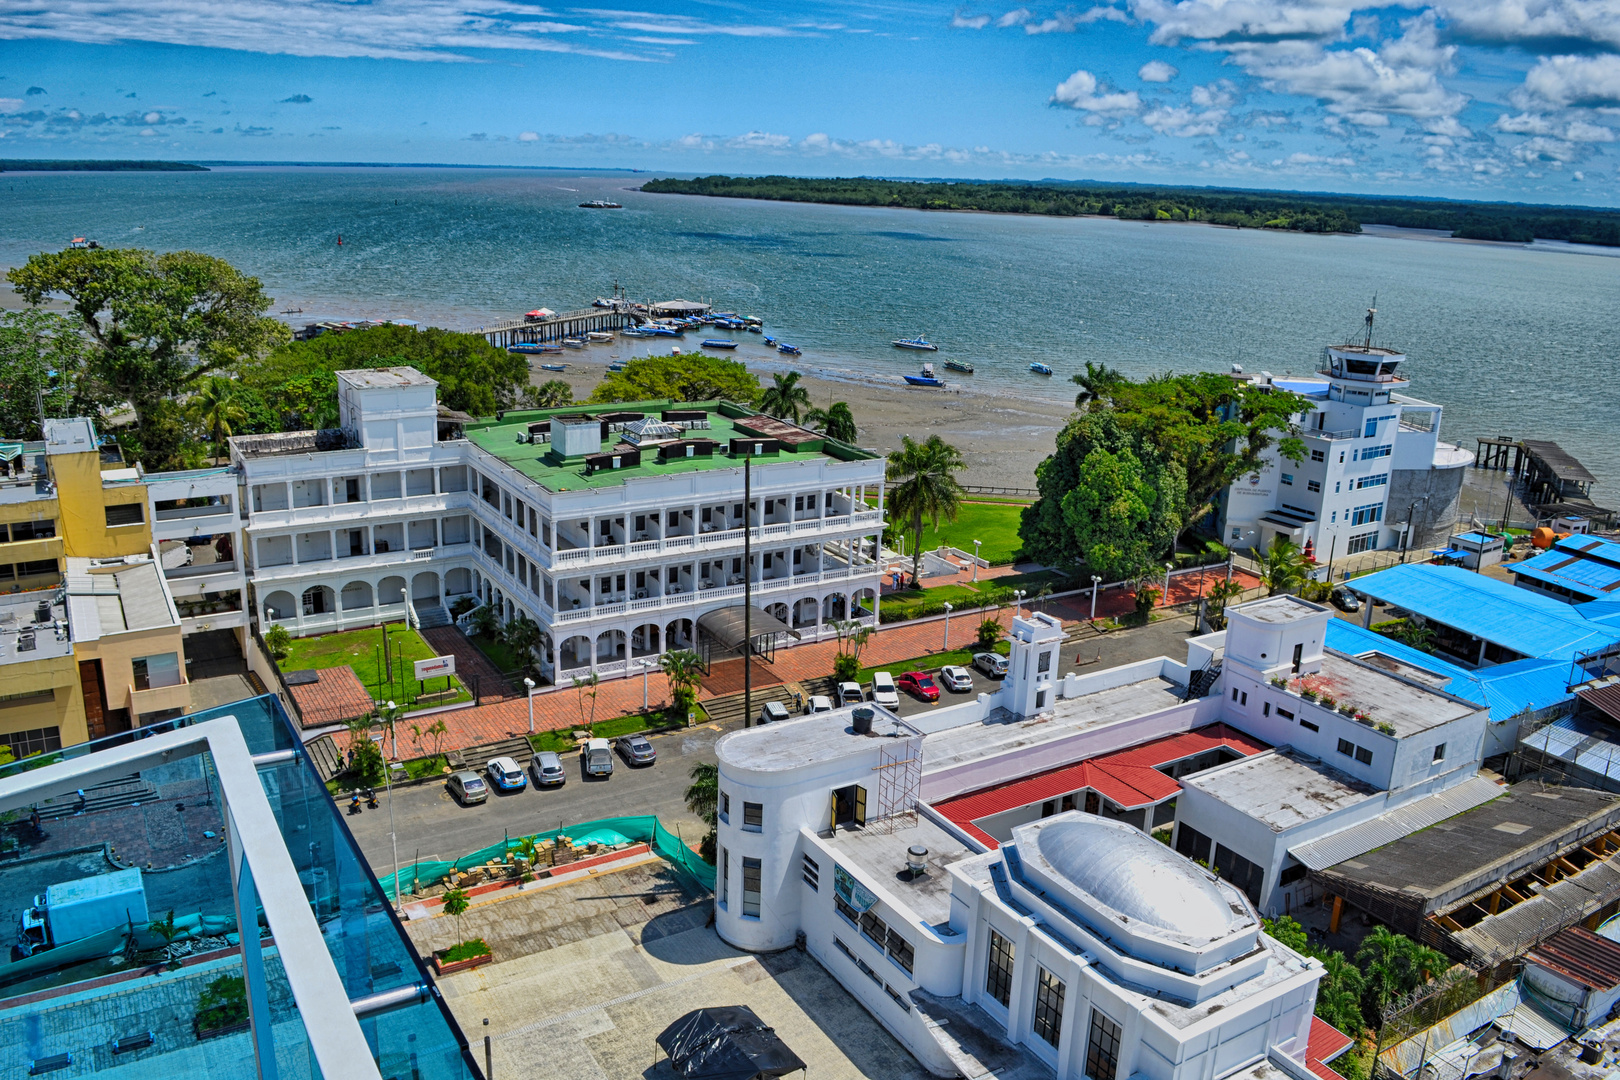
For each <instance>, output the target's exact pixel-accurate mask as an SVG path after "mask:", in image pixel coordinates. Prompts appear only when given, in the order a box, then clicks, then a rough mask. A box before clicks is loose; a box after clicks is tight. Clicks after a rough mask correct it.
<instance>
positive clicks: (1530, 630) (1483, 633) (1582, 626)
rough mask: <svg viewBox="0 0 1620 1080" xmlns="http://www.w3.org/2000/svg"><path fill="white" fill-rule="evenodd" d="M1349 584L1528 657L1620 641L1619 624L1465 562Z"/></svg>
mask: <svg viewBox="0 0 1620 1080" xmlns="http://www.w3.org/2000/svg"><path fill="white" fill-rule="evenodd" d="M1350 587H1351V588H1352V589H1354V590H1355V591H1356V592H1358V593H1360V594H1362V595H1363V596H1371V597H1374V598H1376V599H1378V600H1381V601H1383V602H1384V603H1387V604H1394V605H1395V606H1396V607H1401V608H1405V609H1406V610H1407V611H1411V612H1414V613H1416V614H1418V615H1422V616H1423V617H1424V618H1425V619H1427V620H1429V621H1430V622H1435V623H1439V624H1441V625H1443V626H1449V627H1452V628H1453V629H1456V630H1460V631H1462V632H1463V633H1465V634H1469V635H1471V636H1473V637H1476V638H1480V639H1481V640H1484V641H1489V642H1492V643H1493V644H1496V645H1499V646H1501V647H1503V648H1505V649H1511V650H1513V651H1514V652H1517V653H1522V654H1524V655H1525V656H1529V657H1540V658H1542V659H1556V660H1565V661H1567V660H1569V659H1570V658H1572V657H1573V656H1574V655H1575V654H1576V653H1578V652H1589V651H1592V650H1594V649H1599V648H1602V647H1603V646H1605V645H1609V644H1612V643H1614V642H1616V641H1620V627H1615V626H1610V625H1607V624H1604V623H1595V622H1592V621H1590V620H1587V619H1584V618H1582V617H1581V614H1580V613H1578V612H1577V611H1576V610H1575V609H1574V608H1573V607H1572V606H1571V605H1569V604H1565V603H1561V602H1560V601H1558V600H1554V599H1553V598H1552V597H1550V596H1541V595H1538V594H1537V593H1533V592H1531V591H1530V590H1529V589H1520V588H1518V587H1516V586H1513V585H1509V584H1508V583H1507V582H1505V581H1498V580H1496V579H1495V578H1491V577H1486V576H1484V575H1483V574H1476V573H1474V572H1473V571H1472V570H1464V569H1462V568H1460V567H1455V566H1427V565H1422V564H1410V565H1406V566H1393V567H1390V568H1389V569H1388V570H1380V571H1379V572H1378V573H1376V574H1368V575H1367V576H1366V577H1360V578H1356V579H1354V580H1353V581H1352V582H1351V583H1350Z"/></svg>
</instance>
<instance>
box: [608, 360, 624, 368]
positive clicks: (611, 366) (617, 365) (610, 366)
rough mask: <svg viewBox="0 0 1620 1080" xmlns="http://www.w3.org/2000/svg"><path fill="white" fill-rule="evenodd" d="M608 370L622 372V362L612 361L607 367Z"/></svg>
mask: <svg viewBox="0 0 1620 1080" xmlns="http://www.w3.org/2000/svg"><path fill="white" fill-rule="evenodd" d="M608 370H609V371H623V370H624V361H623V360H615V361H613V363H611V364H609V365H608Z"/></svg>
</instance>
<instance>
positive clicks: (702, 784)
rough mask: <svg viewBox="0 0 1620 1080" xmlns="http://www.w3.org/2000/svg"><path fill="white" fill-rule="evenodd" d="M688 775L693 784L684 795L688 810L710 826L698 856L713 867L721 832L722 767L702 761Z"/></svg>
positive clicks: (700, 845) (699, 847) (701, 842)
mask: <svg viewBox="0 0 1620 1080" xmlns="http://www.w3.org/2000/svg"><path fill="white" fill-rule="evenodd" d="M687 775H689V776H690V777H691V778H692V783H691V784H689V785H688V786H687V788H686V793H685V795H684V798H685V799H686V808H687V809H688V810H690V811H692V813H694V814H696V815H697V816H698V817H700V818H702V819H703V821H704V822H705V823H707V825H708V826H709V831H708V832H706V833H704V834H703V839H702V840H701V841H699V843H698V855H699V856H700V857H702V859H703V861H704V862H707V863H709V864H710V865H711V866H712V865H713V864H714V857H715V846H716V843H717V841H718V832H719V821H718V819H719V816H720V766H718V765H716V764H714V763H713V762H707V761H700V762H698V763H697V764H696V765H693V766H692V771H691V772H690V773H688V774H687Z"/></svg>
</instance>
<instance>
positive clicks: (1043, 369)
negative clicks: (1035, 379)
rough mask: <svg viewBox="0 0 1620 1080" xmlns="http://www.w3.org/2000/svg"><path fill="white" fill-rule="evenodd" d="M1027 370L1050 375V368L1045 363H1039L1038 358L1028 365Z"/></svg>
mask: <svg viewBox="0 0 1620 1080" xmlns="http://www.w3.org/2000/svg"><path fill="white" fill-rule="evenodd" d="M1029 370H1031V371H1033V372H1034V373H1035V374H1037V375H1050V374H1052V369H1051V368H1049V367H1047V366H1046V365H1045V364H1043V363H1041V362H1040V361H1039V360H1037V361H1035V362H1034V363H1033V364H1031V365H1029Z"/></svg>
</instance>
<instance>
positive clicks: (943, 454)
mask: <svg viewBox="0 0 1620 1080" xmlns="http://www.w3.org/2000/svg"><path fill="white" fill-rule="evenodd" d="M966 467H967V462H965V461H963V460H962V451H960V450H958V449H957V448H956V447H954V446H952V445H951V444H950V443H948V442H946V441H945V440H944V439H941V438H940V437H939V436H938V435H930V436H928V441H927V442H923V443H919V442H917V441H916V440H914V439H913V438H912V437H911V436H910V435H906V436H904V437H903V438H902V439H901V442H900V449H898V450H896V451H895V452H894V453H892V454H890V455H889V468H888V481H889V483H890V484H893V485H894V486H893V487H892V488H890V489H889V505H890V506H891V507H892V508H893V509H894V513H895V516H896V517H897V518H900V519H902V520H903V519H905V518H910V519H911V522H912V530H913V531H914V532H915V533H916V534H917V544H916V547H915V549H914V550H913V551H912V555H911V583H912V585H914V586H917V587H921V585H922V531H923V518H925V517H926V518H928V519H929V520H930V521H932V522H933V525H934V528H936V529H938V528H939V522H940V519H941V518H943V519H945V520H946V521H955V520H956V512H957V510H958V508H959V507H960V506H961V504H962V485H961V484H959V483H957V482H956V473H957V472H958V471H960V470H961V469H964V468H966Z"/></svg>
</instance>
